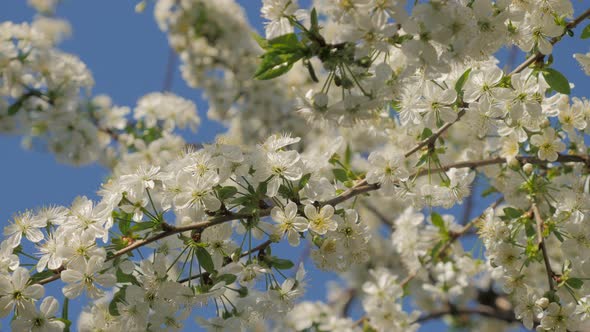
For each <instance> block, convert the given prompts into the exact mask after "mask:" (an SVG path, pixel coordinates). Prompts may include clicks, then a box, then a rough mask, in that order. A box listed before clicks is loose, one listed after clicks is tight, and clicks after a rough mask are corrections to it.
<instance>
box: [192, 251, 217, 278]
mask: <svg viewBox="0 0 590 332" xmlns="http://www.w3.org/2000/svg"><path fill="white" fill-rule="evenodd" d="M195 253H196V255H197V259H198V260H199V264H200V265H201V267H203V268H204V269H205V271H207V272H209V273H213V272H215V265H213V258H211V254H209V252H208V251H207V249H205V248H203V247H197V249H196V250H195Z"/></svg>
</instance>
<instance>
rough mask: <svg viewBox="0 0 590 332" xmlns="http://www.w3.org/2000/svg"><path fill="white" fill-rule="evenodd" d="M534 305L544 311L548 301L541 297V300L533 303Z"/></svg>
mask: <svg viewBox="0 0 590 332" xmlns="http://www.w3.org/2000/svg"><path fill="white" fill-rule="evenodd" d="M535 305H536V306H538V307H540V308H542V309H545V308H547V307H548V306H549V299H548V298H546V297H542V298H540V299H538V300H537V301H535Z"/></svg>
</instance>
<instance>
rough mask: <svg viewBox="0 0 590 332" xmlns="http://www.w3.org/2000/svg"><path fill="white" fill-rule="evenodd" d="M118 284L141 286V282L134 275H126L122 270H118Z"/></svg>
mask: <svg viewBox="0 0 590 332" xmlns="http://www.w3.org/2000/svg"><path fill="white" fill-rule="evenodd" d="M116 275H117V283H130V284H133V285H139V281H138V280H137V279H136V278H135V277H134V276H133V275H132V274H125V273H123V271H121V269H117V274H116Z"/></svg>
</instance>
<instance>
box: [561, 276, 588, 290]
mask: <svg viewBox="0 0 590 332" xmlns="http://www.w3.org/2000/svg"><path fill="white" fill-rule="evenodd" d="M565 283H566V284H567V285H568V286H570V287H571V288H575V289H580V288H582V286H584V281H582V280H581V279H578V278H568V279H567V281H566V282H565Z"/></svg>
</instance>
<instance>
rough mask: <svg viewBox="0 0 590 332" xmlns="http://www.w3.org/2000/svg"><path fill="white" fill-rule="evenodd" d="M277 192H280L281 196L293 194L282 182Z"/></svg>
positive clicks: (286, 196) (288, 196) (287, 196)
mask: <svg viewBox="0 0 590 332" xmlns="http://www.w3.org/2000/svg"><path fill="white" fill-rule="evenodd" d="M279 194H281V196H283V197H285V198H290V197H291V196H293V192H292V191H291V189H289V188H288V187H287V186H285V185H284V184H282V185H280V186H279Z"/></svg>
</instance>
